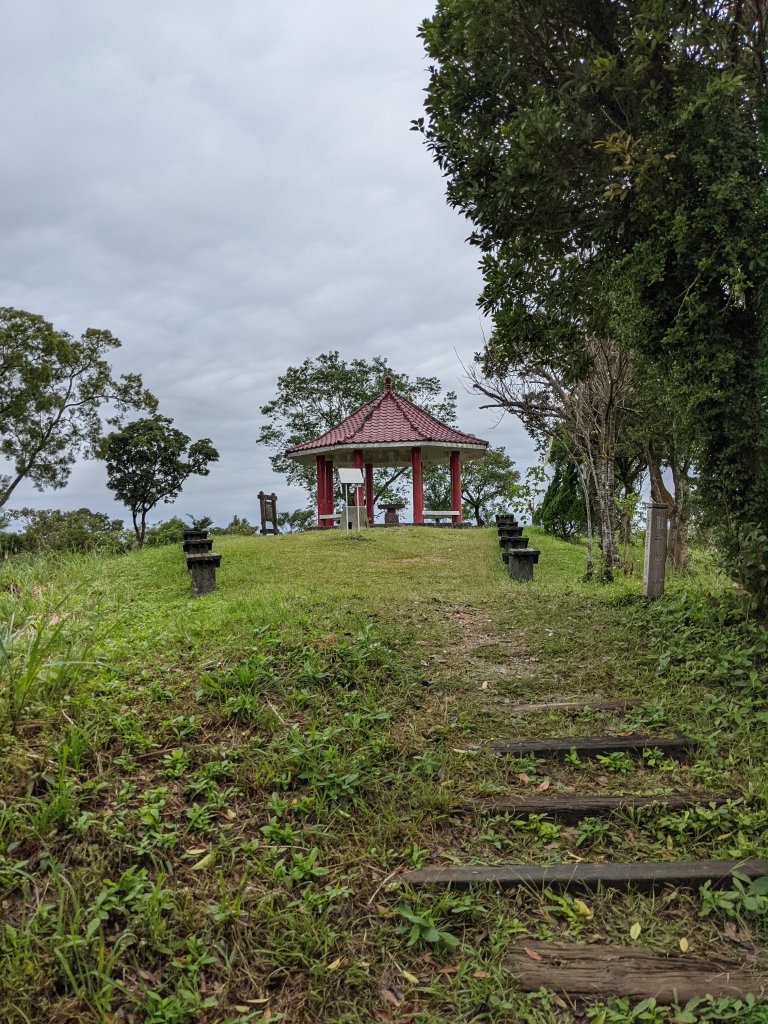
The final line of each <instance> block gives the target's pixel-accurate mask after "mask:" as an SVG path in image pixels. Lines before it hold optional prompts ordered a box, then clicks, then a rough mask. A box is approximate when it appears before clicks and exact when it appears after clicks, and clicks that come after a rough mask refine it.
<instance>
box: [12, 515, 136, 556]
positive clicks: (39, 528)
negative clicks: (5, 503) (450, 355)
mask: <svg viewBox="0 0 768 1024" xmlns="http://www.w3.org/2000/svg"><path fill="white" fill-rule="evenodd" d="M10 516H11V518H12V519H13V520H15V521H16V522H19V521H20V522H21V523H23V529H22V530H21V531H20V532H19V533H18V534H15V543H14V545H13V547H14V550H16V551H32V552H34V553H35V554H42V553H43V552H46V551H68V552H90V551H100V552H103V553H105V554H117V553H119V552H120V551H124V550H125V548H126V536H125V533H124V530H123V523H122V520H120V519H110V518H109V516H108V515H106V514H105V513H104V512H91V511H90V509H87V508H80V509H77V510H75V511H72V512H62V511H61V510H60V509H29V508H25V509H19V510H17V511H14V512H12V513H10Z"/></svg>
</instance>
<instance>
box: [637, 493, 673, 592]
mask: <svg viewBox="0 0 768 1024" xmlns="http://www.w3.org/2000/svg"><path fill="white" fill-rule="evenodd" d="M646 508H647V509H648V521H647V525H646V529H645V561H644V564H643V597H648V598H651V599H654V598H657V597H661V595H662V594H663V593H664V570H665V568H666V564H667V522H668V519H669V509H668V508H667V506H666V505H664V504H662V503H660V502H651V503H650V504H648V505H646Z"/></svg>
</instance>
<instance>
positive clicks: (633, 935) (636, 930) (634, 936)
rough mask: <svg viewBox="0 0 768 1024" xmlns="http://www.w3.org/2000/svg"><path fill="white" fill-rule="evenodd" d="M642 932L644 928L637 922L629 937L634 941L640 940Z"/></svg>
mask: <svg viewBox="0 0 768 1024" xmlns="http://www.w3.org/2000/svg"><path fill="white" fill-rule="evenodd" d="M642 930H643V929H642V926H641V924H640V922H639V921H635V923H634V924H633V925H632V927H631V928H630V929H629V937H630V939H632V940H633V941H634V940H635V939H639V938H640V932H641V931H642Z"/></svg>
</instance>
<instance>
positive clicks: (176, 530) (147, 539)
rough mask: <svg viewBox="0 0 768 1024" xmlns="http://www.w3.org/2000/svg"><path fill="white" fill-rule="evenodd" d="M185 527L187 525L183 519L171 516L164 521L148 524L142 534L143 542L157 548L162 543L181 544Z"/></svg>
mask: <svg viewBox="0 0 768 1024" xmlns="http://www.w3.org/2000/svg"><path fill="white" fill-rule="evenodd" d="M186 529H188V527H187V524H186V523H185V522H184V520H183V519H179V517H178V516H173V517H172V518H171V519H168V520H167V521H166V522H164V523H163V522H161V523H155V524H154V525H153V526H150V527H149V529H148V530H147V532H146V534H145V536H144V543H145V544H146V545H147V547H151V548H159V547H162V546H163V545H164V544H181V542H182V540H183V539H184V531H185V530H186Z"/></svg>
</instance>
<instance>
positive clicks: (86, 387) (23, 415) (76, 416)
mask: <svg viewBox="0 0 768 1024" xmlns="http://www.w3.org/2000/svg"><path fill="white" fill-rule="evenodd" d="M119 347H120V342H119V341H118V339H117V338H115V337H114V336H113V335H112V334H110V332H109V331H103V330H96V329H89V330H87V331H85V333H84V334H83V335H82V336H81V337H80V338H79V339H75V338H73V337H72V336H71V335H69V334H67V333H66V332H64V331H57V330H54V328H53V326H52V325H51V324H50V323H48V321H47V320H44V319H43V318H42V317H41V316H36V315H35V314H33V313H27V312H25V311H24V310H19V309H10V308H0V456H2V457H3V458H4V459H6V460H7V461H8V462H10V463H11V465H12V467H13V468H12V471H11V473H10V474H8V475H4V476H0V508H2V507H3V506H4V505H5V504H6V503H7V502H8V501H9V499H10V497H11V495H12V494H13V492H14V491H15V490H16V488H17V487H18V485H19V484H20V483H21V482H22V480H25V479H26V480H30V481H31V482H32V483H33V484H34V486H35V487H36V488H37V489H38V490H44V489H45V488H46V487H53V488H59V487H63V486H64V484H65V483H66V482H67V480H68V478H69V474H70V471H71V467H72V465H73V463H74V462H75V460H76V459H77V457H78V456H79V455H85V456H86V457H92V456H94V455H95V452H96V448H97V447H98V444H99V441H100V439H101V437H102V434H103V428H102V420H101V411H102V407H103V406H104V405H111V406H112V408H113V411H114V413H115V415H114V416H113V418H112V419H110V420H108V421H107V422H109V423H110V424H112V425H113V426H119V425H120V423H121V417H122V414H124V413H125V412H127V411H128V410H129V409H134V410H135V409H146V410H148V411H150V412H154V411H155V409H156V408H157V401H156V399H155V398H154V396H153V395H151V394H150V392H149V391H147V390H146V389H145V388H144V386H143V384H142V381H141V377H140V376H138V374H125V375H123V376H121V377H119V378H117V379H116V378H115V377H114V376H113V373H112V370H111V368H110V365H109V362H108V361H107V357H108V355H109V353H110V352H112V351H114V350H115V349H117V348H119Z"/></svg>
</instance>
